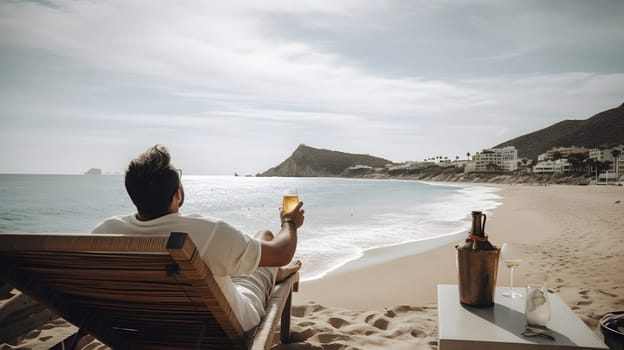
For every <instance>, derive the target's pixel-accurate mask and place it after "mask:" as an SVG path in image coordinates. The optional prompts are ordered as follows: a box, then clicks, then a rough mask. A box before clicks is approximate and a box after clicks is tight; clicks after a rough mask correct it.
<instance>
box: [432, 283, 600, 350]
mask: <svg viewBox="0 0 624 350" xmlns="http://www.w3.org/2000/svg"><path fill="white" fill-rule="evenodd" d="M508 288H509V287H496V294H495V297H494V306H493V307H489V308H473V307H467V306H463V305H462V304H461V303H460V302H459V291H458V289H457V285H438V322H439V323H438V326H439V328H438V331H439V340H438V348H439V350H455V349H462V350H469V349H480V350H490V349H492V350H494V349H512V350H524V349H553V350H568V349H608V348H607V346H606V345H605V344H604V342H603V341H602V340H600V339H598V337H597V336H596V335H595V334H594V332H592V330H591V329H589V327H587V326H586V325H585V324H584V323H583V321H581V319H580V318H578V316H576V315H575V314H574V312H572V310H570V308H569V307H568V306H567V305H566V304H565V303H564V302H563V300H561V298H559V296H558V295H556V294H548V297H549V300H550V305H551V318H550V323H549V324H548V328H549V329H550V331H551V332H550V334H551V335H552V336H553V337H554V338H555V340H554V341H553V340H549V339H547V338H544V337H530V338H528V337H524V336H523V335H521V333H522V332H524V330H525V328H526V319H525V316H524V304H525V299H524V295H525V291H524V288H515V289H514V290H516V291H517V292H520V293H522V295H523V297H522V299H511V298H508V297H504V296H502V293H503V292H504V291H505V290H506V289H508Z"/></svg>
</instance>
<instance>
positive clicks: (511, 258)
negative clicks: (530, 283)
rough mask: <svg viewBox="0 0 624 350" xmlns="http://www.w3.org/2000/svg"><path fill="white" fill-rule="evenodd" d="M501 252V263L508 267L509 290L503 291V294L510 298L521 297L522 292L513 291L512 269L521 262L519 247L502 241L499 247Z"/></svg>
mask: <svg viewBox="0 0 624 350" xmlns="http://www.w3.org/2000/svg"><path fill="white" fill-rule="evenodd" d="M501 254H502V257H503V263H504V264H505V265H506V266H507V267H508V268H509V270H510V274H509V292H504V293H503V295H504V296H506V297H510V298H512V299H515V298H522V294H520V293H518V292H514V290H513V275H514V269H515V268H516V267H518V265H520V263H521V262H522V254H521V253H520V248H519V247H518V246H516V245H514V244H511V243H503V247H502V248H501Z"/></svg>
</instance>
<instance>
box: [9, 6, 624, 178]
mask: <svg viewBox="0 0 624 350" xmlns="http://www.w3.org/2000/svg"><path fill="white" fill-rule="evenodd" d="M622 18H624V1H621V0H592V1H586V0H549V1H544V0H522V1H504V0H471V1H465V0H436V1H422V0H413V1H395V0H387V1H377V0H362V1H352V0H346V1H338V0H330V1H319V0H314V1H291V0H286V1H277V0H263V1H249V2H247V1H177V0H171V1H153V0H107V1H94V0H91V1H80V0H39V1H15V0H3V1H0V105H1V106H2V108H1V109H0V118H1V125H2V128H1V130H0V173H48V174H57V173H59V174H80V173H83V172H85V171H87V170H88V169H89V168H92V167H96V168H101V169H103V171H105V172H112V173H115V172H119V173H121V172H123V171H124V170H125V168H126V166H127V164H128V162H129V161H130V160H131V159H132V158H134V157H135V156H137V155H138V154H139V153H141V152H143V151H145V150H146V149H147V148H149V147H150V146H152V145H154V144H157V143H160V144H163V145H165V146H167V147H168V148H169V150H170V152H171V154H172V157H173V162H174V163H175V165H176V166H178V167H180V168H183V169H184V172H185V174H197V175H231V174H233V173H234V172H237V173H239V174H256V173H260V172H263V171H265V170H267V169H269V168H271V167H273V166H276V165H278V164H279V163H280V162H282V161H283V160H284V159H286V158H287V157H288V156H290V154H291V153H292V152H293V151H294V150H295V149H296V147H297V146H298V145H299V144H306V145H308V146H312V147H316V148H325V149H331V150H338V151H343V152H350V153H363V154H371V155H374V156H378V157H383V158H386V159H389V160H391V161H394V162H403V161H409V160H416V161H418V160H423V159H425V158H429V157H435V156H448V157H449V158H451V159H455V157H457V156H459V157H460V158H462V159H465V157H466V153H467V152H471V153H472V154H474V153H475V152H478V151H481V150H482V149H484V148H489V147H493V146H495V145H497V144H499V143H502V142H504V141H507V140H509V139H512V138H515V137H518V136H521V135H524V134H526V133H529V132H533V131H536V130H539V129H542V128H544V127H547V126H549V125H552V124H554V123H556V122H559V121H561V120H564V119H587V118H589V117H591V116H592V115H594V114H596V113H598V112H600V111H603V110H606V109H609V108H614V107H617V106H619V105H620V104H622V103H623V102H624V20H622Z"/></svg>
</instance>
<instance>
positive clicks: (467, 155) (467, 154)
mask: <svg viewBox="0 0 624 350" xmlns="http://www.w3.org/2000/svg"><path fill="white" fill-rule="evenodd" d="M466 158H467V160H470V152H467V153H466Z"/></svg>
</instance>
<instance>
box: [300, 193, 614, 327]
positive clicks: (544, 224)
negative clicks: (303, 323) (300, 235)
mask: <svg viewBox="0 0 624 350" xmlns="http://www.w3.org/2000/svg"><path fill="white" fill-rule="evenodd" d="M487 186H492V184H487ZM493 187H498V188H501V191H499V192H497V194H499V195H501V197H502V204H501V205H500V206H498V207H497V208H495V209H494V210H492V212H493V215H491V218H490V217H488V221H487V225H486V233H487V234H488V235H489V238H490V241H491V242H492V243H493V244H494V245H496V246H501V245H502V244H503V243H504V242H511V243H516V244H519V245H521V246H522V247H523V249H524V250H528V251H526V252H525V253H524V254H526V255H527V256H526V257H525V260H527V263H525V264H521V266H520V267H519V268H518V269H517V270H516V273H515V276H514V279H515V285H516V286H521V285H523V284H524V283H526V281H527V279H529V278H531V276H532V275H534V274H536V273H542V272H545V273H547V274H549V275H550V276H549V277H548V280H547V285H548V286H549V287H550V288H552V289H554V290H555V291H558V292H561V293H562V298H564V300H565V301H566V302H568V305H570V306H571V307H572V306H575V305H574V303H573V301H574V300H575V297H576V294H575V293H574V292H570V291H568V290H567V287H568V286H569V285H572V284H575V285H576V284H577V283H576V282H578V283H581V284H585V283H587V282H586V281H583V280H578V281H575V282H574V283H572V282H569V283H564V282H561V280H565V279H564V278H562V277H560V276H557V274H558V273H560V272H561V271H563V270H562V269H561V268H560V266H558V265H557V264H564V265H565V266H566V267H568V268H570V269H572V270H573V268H575V267H576V266H572V265H569V264H570V262H569V261H563V262H560V261H559V260H565V259H566V258H570V259H573V260H576V259H578V258H577V257H574V256H571V257H567V256H566V257H565V258H562V257H556V256H554V257H553V256H549V254H550V255H552V252H551V251H549V249H542V248H541V247H540V246H541V245H542V244H544V245H547V246H548V245H553V244H555V243H556V244H557V249H560V250H561V251H562V252H563V253H565V252H570V251H571V252H575V251H582V249H581V248H577V249H572V248H571V247H568V246H567V245H569V243H570V242H568V240H573V239H574V240H576V241H579V242H584V241H585V239H589V238H587V237H586V231H587V232H590V231H591V232H594V231H595V234H596V235H600V234H602V233H603V232H602V231H608V232H609V234H610V236H609V237H608V238H605V242H604V243H603V244H600V245H599V246H600V247H602V248H605V249H613V247H622V246H623V245H624V243H623V242H622V239H620V240H617V237H618V235H620V237H624V228H622V227H623V226H620V228H619V231H618V227H617V226H615V227H613V224H612V223H611V222H610V221H605V220H606V219H600V218H599V217H601V216H602V214H604V215H606V216H607V217H609V218H611V216H613V215H617V214H624V209H621V210H620V211H619V212H617V207H614V206H616V205H617V204H615V202H616V201H617V200H622V202H624V189H623V188H622V187H615V186H608V187H605V186H575V185H552V186H526V185H518V186H504V185H498V186H496V185H494V186H493ZM620 205H621V206H622V207H621V208H624V204H620ZM607 209H608V210H607ZM613 210H616V212H613ZM584 212H587V213H590V214H591V215H590V214H587V213H584ZM579 213H580V214H579ZM575 214H576V216H575ZM581 214H582V215H581ZM579 215H581V217H583V218H584V219H585V220H587V222H584V221H580V222H579V220H580V219H579V218H578V216H579ZM609 215H611V216H609ZM592 220H597V222H594V221H592ZM609 220H610V219H609ZM613 220H616V219H613ZM588 225H589V226H588ZM620 225H622V224H621V223H620ZM585 226H588V227H585ZM600 230H602V231H600ZM568 231H570V232H568ZM464 234H465V235H467V231H466V232H465V233H464ZM462 236H463V235H462V234H459V238H460V239H461V238H462ZM612 240H616V242H611V241H612ZM456 242H457V241H455V243H456ZM553 242H555V243H553ZM576 243H578V242H576ZM454 245H455V244H453V243H451V242H447V243H445V244H442V245H441V246H438V247H435V248H434V249H431V250H429V251H425V252H421V253H415V254H409V255H407V256H404V255H403V254H399V256H394V255H389V254H394V253H395V252H396V250H395V249H398V250H399V251H400V250H403V249H407V250H409V249H410V247H409V244H408V246H407V247H406V246H399V247H398V248H397V247H394V248H395V249H385V248H384V249H380V250H375V251H369V252H368V255H366V254H365V256H364V257H363V258H360V259H358V261H356V262H353V263H351V264H347V265H345V266H343V267H341V268H338V269H337V270H335V271H333V272H332V273H329V274H327V275H326V276H324V277H323V278H320V279H315V280H310V281H304V282H302V285H301V288H300V291H299V293H295V294H293V297H294V299H293V304H294V305H302V304H308V303H318V304H321V305H324V306H329V307H342V308H347V309H351V310H385V309H387V308H389V307H393V306H396V305H435V303H436V301H437V295H436V288H437V284H457V273H456V266H455V248H454ZM586 245H587V244H586V243H583V247H584V248H588V247H586ZM570 249H572V250H570ZM403 252H405V251H403ZM563 253H562V254H563ZM566 254H567V253H566ZM378 255H381V257H380V256H378ZM610 256H612V257H616V258H620V260H621V259H622V255H621V254H619V255H618V254H611V255H610ZM552 259H555V261H556V263H554V262H541V261H542V260H544V261H550V260H552ZM622 263H623V264H622V266H624V261H622ZM551 265H553V266H557V267H558V268H553V269H550V268H544V267H543V266H551ZM622 269H624V267H622V268H620V271H621V272H622V277H620V278H619V279H617V278H615V279H613V278H612V279H609V280H610V281H617V283H616V286H615V287H616V288H621V287H624V286H621V284H622V283H624V282H622V278H624V270H622ZM569 279H573V280H577V278H573V277H569ZM497 285H499V286H507V285H509V272H508V270H507V269H506V268H505V267H504V266H502V265H501V267H499V270H498V278H497ZM328 291H331V292H328ZM566 297H567V299H566ZM619 302H621V303H622V304H624V298H620V301H619ZM576 306H578V308H577V309H576V310H581V309H583V307H582V306H583V304H581V305H576ZM622 307H624V305H622V306H621V307H620V308H622ZM576 310H575V311H576ZM606 311H613V310H605V312H606ZM589 319H591V322H590V321H589ZM584 320H585V321H586V323H588V322H589V323H591V324H593V325H594V326H595V325H596V322H597V315H590V316H586V317H585V319H584Z"/></svg>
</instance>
